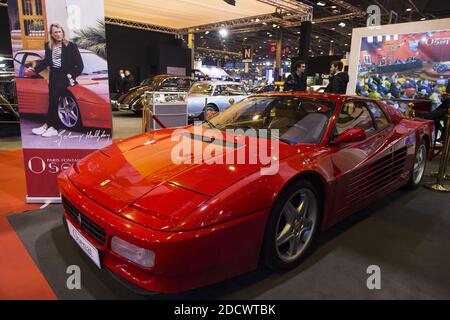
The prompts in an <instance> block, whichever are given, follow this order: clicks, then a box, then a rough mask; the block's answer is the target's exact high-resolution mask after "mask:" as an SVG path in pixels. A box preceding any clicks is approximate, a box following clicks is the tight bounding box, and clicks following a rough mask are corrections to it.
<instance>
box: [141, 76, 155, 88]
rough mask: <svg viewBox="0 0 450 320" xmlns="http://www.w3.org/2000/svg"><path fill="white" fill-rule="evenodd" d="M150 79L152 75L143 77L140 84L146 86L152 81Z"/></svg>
mask: <svg viewBox="0 0 450 320" xmlns="http://www.w3.org/2000/svg"><path fill="white" fill-rule="evenodd" d="M152 81H153V77H151V78H147V79H144V80H142V82H141V86H147V85H149V84H150V83H152Z"/></svg>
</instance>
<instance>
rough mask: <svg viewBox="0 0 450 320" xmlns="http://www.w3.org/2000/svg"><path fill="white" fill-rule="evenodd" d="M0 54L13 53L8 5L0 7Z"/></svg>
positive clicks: (9, 54) (8, 54)
mask: <svg viewBox="0 0 450 320" xmlns="http://www.w3.org/2000/svg"><path fill="white" fill-rule="evenodd" d="M0 55H7V56H11V55H12V48H11V37H10V33H9V20H8V8H7V7H0Z"/></svg>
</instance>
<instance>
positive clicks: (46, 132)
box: [29, 23, 84, 137]
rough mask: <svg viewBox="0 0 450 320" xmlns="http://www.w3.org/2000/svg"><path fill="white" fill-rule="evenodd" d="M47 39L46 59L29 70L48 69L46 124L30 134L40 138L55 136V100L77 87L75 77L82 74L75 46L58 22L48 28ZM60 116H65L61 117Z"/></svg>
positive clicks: (56, 110) (58, 122) (81, 62)
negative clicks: (73, 86) (48, 36)
mask: <svg viewBox="0 0 450 320" xmlns="http://www.w3.org/2000/svg"><path fill="white" fill-rule="evenodd" d="M49 35H50V39H49V42H47V43H45V58H44V60H42V61H41V62H40V63H38V64H37V66H36V67H35V68H29V69H30V70H32V71H34V72H35V73H39V72H41V71H42V70H44V69H45V68H49V71H50V72H49V73H50V76H49V83H48V92H49V105H48V112H47V122H46V123H44V124H43V125H42V126H40V127H39V128H35V129H33V130H32V132H33V134H35V135H40V136H42V137H53V136H56V135H58V130H59V129H60V123H61V122H60V120H59V114H58V101H59V99H60V98H61V97H62V96H64V94H65V93H66V91H67V87H68V86H71V85H74V84H76V78H77V77H78V76H79V75H80V74H81V73H82V72H83V68H84V65H83V60H82V59H81V55H80V51H79V50H78V47H77V45H76V44H75V43H73V42H70V41H69V40H67V38H66V32H65V31H64V28H63V27H62V26H61V25H60V24H59V23H52V24H51V25H50V28H49ZM61 116H65V114H64V115H61Z"/></svg>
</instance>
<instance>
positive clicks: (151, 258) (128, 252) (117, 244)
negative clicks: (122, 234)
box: [111, 237, 155, 268]
mask: <svg viewBox="0 0 450 320" xmlns="http://www.w3.org/2000/svg"><path fill="white" fill-rule="evenodd" d="M111 250H112V251H113V252H114V253H116V254H118V255H120V256H122V257H124V258H126V259H128V260H130V261H133V262H134V263H136V264H138V265H140V266H143V267H145V268H151V267H153V266H154V265H155V253H154V252H153V251H152V250H149V249H144V248H141V247H138V246H136V245H134V244H132V243H129V242H127V241H125V240H123V239H120V238H119V237H113V238H112V239H111Z"/></svg>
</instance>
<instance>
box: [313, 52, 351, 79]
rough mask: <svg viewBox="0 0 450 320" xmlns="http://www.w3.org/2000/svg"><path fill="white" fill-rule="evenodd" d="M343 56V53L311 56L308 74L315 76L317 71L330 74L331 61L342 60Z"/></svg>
mask: <svg viewBox="0 0 450 320" xmlns="http://www.w3.org/2000/svg"><path fill="white" fill-rule="evenodd" d="M342 58H344V56H343V55H334V56H320V57H310V58H309V65H308V69H307V74H308V76H313V75H315V74H316V73H319V74H329V73H330V63H331V61H334V60H341V59H342Z"/></svg>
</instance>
